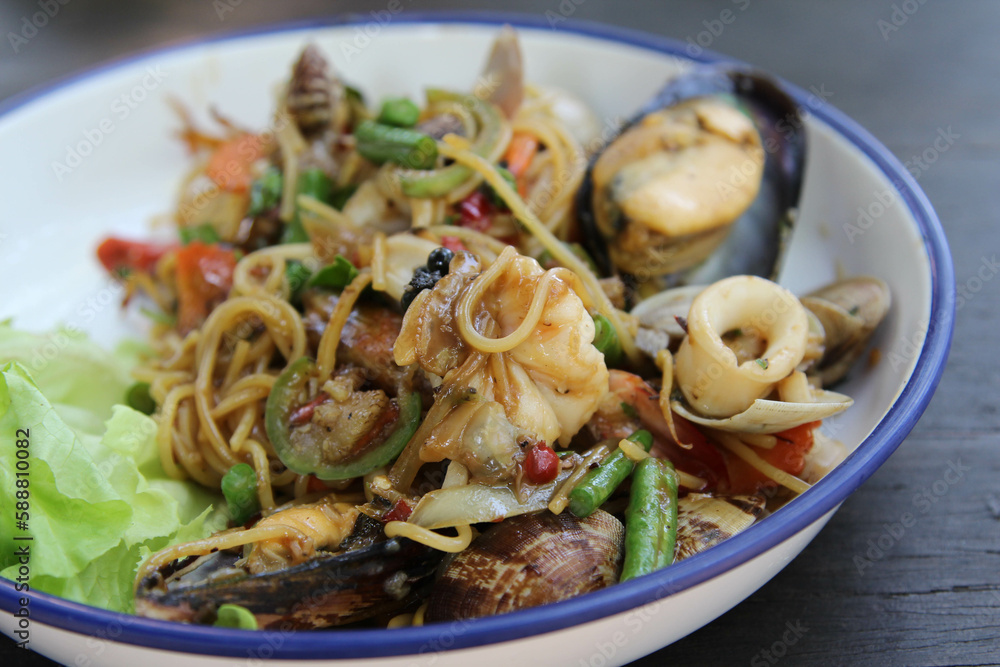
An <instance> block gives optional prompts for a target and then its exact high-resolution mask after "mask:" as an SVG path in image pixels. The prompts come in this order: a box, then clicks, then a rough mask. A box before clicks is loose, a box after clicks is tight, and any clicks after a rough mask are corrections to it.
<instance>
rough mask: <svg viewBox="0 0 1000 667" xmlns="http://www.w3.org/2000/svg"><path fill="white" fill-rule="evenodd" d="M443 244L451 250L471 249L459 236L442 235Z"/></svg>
mask: <svg viewBox="0 0 1000 667" xmlns="http://www.w3.org/2000/svg"><path fill="white" fill-rule="evenodd" d="M441 246H442V247H444V248H447V249H448V250H451V251H452V252H458V251H460V250H463V251H466V252H468V250H469V249H468V248H466V247H465V244H464V243H462V239H460V238H458V237H457V236H442V237H441Z"/></svg>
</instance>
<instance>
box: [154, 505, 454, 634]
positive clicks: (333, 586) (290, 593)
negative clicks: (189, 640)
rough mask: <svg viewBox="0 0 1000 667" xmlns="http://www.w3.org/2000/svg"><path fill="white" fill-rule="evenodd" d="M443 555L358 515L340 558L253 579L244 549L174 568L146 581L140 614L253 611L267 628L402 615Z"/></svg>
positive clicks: (209, 615) (186, 616)
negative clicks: (227, 608) (228, 608)
mask: <svg viewBox="0 0 1000 667" xmlns="http://www.w3.org/2000/svg"><path fill="white" fill-rule="evenodd" d="M442 556H443V554H442V552H440V551H437V550H435V549H431V548H429V547H425V546H423V545H421V544H418V543H416V542H413V541H411V540H407V539H403V538H393V539H385V537H384V535H383V534H382V524H381V523H380V522H378V521H375V520H373V519H370V518H368V517H367V516H365V515H360V516H359V517H358V520H357V522H356V524H355V528H354V532H353V533H352V535H351V536H350V537H349V538H348V540H346V541H345V542H344V543H343V544H342V545H341V547H340V550H338V551H337V552H327V551H317V552H316V554H315V555H313V556H312V557H311V558H309V559H307V560H306V561H305V562H303V563H300V564H298V565H294V566H292V567H287V568H282V569H274V570H271V571H265V572H262V573H260V574H251V573H250V572H248V568H247V566H246V562H245V561H246V559H244V558H243V555H242V552H240V551H238V550H232V549H229V550H222V551H217V552H215V553H211V554H208V555H205V556H201V557H198V558H196V559H194V560H193V561H192V562H188V561H189V560H190V559H187V560H182V561H179V562H175V563H172V564H170V565H168V566H167V567H164V568H161V569H160V570H158V571H156V572H154V573H153V574H151V575H149V576H146V577H145V578H143V579H142V580H141V581H140V582H139V585H138V587H137V590H136V598H135V609H136V613H137V614H139V615H141V616H147V617H150V618H158V619H161V620H170V621H181V622H186V623H211V622H213V621H214V620H215V616H216V611H217V610H218V608H219V607H220V606H221V605H223V604H235V605H240V606H241V607H244V608H246V609H248V610H249V611H250V612H251V613H252V614H253V615H254V616H255V618H256V619H257V625H258V626H259V627H261V628H269V627H279V626H280V627H282V628H296V629H298V628H302V629H308V628H323V627H329V626H335V625H343V624H345V623H351V622H354V621H360V620H364V619H367V618H371V617H373V616H377V615H380V614H388V613H391V612H393V611H395V610H398V609H400V608H402V607H404V606H406V605H408V604H410V603H412V602H414V601H416V600H418V599H419V598H420V597H421V596H423V595H424V594H426V592H427V588H428V586H429V585H430V583H431V580H432V578H433V574H434V572H435V570H436V568H437V566H438V564H439V563H440V561H441V557H442Z"/></svg>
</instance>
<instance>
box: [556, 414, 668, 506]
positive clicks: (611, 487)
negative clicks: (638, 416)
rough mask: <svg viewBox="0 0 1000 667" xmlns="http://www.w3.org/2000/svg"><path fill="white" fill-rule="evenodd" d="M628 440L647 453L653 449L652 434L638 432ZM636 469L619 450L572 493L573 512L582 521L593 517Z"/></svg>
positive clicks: (570, 496)
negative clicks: (595, 511)
mask: <svg viewBox="0 0 1000 667" xmlns="http://www.w3.org/2000/svg"><path fill="white" fill-rule="evenodd" d="M628 439H629V440H631V441H632V442H634V443H635V444H637V445H640V446H642V448H643V449H645V450H646V451H647V452H648V451H649V450H650V448H652V446H653V436H652V435H650V433H649V431H642V430H640V431H636V432H635V433H633V434H632V435H630V436H629V437H628ZM633 468H635V464H634V463H633V462H632V460H631V459H630V458H628V457H627V456H625V453H624V452H623V451H622V450H621V449H615V451H613V452H611V453H610V454H608V455H607V456H605V457H604V460H603V461H601V464H600V465H599V466H598V467H596V468H594V469H593V470H591V471H590V472H588V473H587V474H586V475H584V476H583V479H581V480H580V482H579V483H578V484H577V485H576V486H575V487H573V490H572V491H570V492H569V511H570V512H572V513H573V514H575V515H576V516H578V517H581V518H584V517H588V516H590V515H591V514H593V513H594V510H596V509H597V508H598V507H600V506H601V505H603V504H604V503H605V501H606V500H607V499H608V498H610V497H611V494H612V493H614V492H615V489H617V488H618V487H619V486H620V485H621V483H622V482H624V481H625V478H626V477H628V476H629V475H630V474H631V473H632V469H633Z"/></svg>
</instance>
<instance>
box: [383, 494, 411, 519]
mask: <svg viewBox="0 0 1000 667" xmlns="http://www.w3.org/2000/svg"><path fill="white" fill-rule="evenodd" d="M411 514H413V508H412V507H410V505H409V504H408V503H407V502H406V501H405V500H403V499H399V500H397V501H396V504H395V505H393V506H392V509H391V510H389V511H388V512H387V513H386V515H385V516H384V517H383V519H384V520H385V522H386V523H388V522H390V521H406V520H407V519H409V518H410V515H411Z"/></svg>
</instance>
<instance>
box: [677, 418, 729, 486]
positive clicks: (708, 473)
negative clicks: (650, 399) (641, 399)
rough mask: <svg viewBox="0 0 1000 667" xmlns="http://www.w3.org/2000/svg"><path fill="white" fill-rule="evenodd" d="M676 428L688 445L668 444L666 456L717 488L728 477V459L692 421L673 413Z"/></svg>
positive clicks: (687, 471)
mask: <svg viewBox="0 0 1000 667" xmlns="http://www.w3.org/2000/svg"><path fill="white" fill-rule="evenodd" d="M673 420H674V430H676V431H677V437H678V438H680V440H681V442H683V443H684V444H685V445H690V448H688V447H681V446H680V445H677V444H675V443H673V442H670V443H669V444H667V445H666V449H667V450H668V451H666V452H665V456H666V457H667V458H668V459H670V461H671V462H672V463H673V464H674V466H676V467H677V469H678V470H683V471H684V472H686V473H690V474H692V475H695V476H696V477H701V478H702V479H704V480H705V481H706V482H707V484H706V487H707V488H709V489H712V488H715V487H716V486H718V485H719V484H720V483H721V482H723V481H724V480H726V479H727V477H728V472H727V469H726V459H725V458H723V456H722V453H721V452H720V451H719V450H718V448H717V447H716V446H715V445H714V444H712V443H711V442H710V441H709V440H708V438H706V437H705V434H704V433H702V432H701V430H700V429H699V428H698V427H697V426H696V425H695V424H693V423H692V422H690V421H688V420H687V419H685V418H684V417H681V416H680V415H679V414H677V413H676V412H674V413H673Z"/></svg>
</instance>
